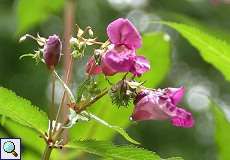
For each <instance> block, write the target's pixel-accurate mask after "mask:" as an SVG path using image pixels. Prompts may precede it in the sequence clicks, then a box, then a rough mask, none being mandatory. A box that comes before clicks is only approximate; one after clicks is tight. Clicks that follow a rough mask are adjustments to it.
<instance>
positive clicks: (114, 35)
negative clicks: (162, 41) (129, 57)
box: [107, 18, 141, 49]
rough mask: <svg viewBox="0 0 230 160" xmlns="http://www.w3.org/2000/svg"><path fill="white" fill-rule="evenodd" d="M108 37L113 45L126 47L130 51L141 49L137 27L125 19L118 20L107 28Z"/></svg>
mask: <svg viewBox="0 0 230 160" xmlns="http://www.w3.org/2000/svg"><path fill="white" fill-rule="evenodd" d="M107 35H108V37H109V40H110V41H111V43H112V44H115V45H116V46H119V45H125V46H126V47H127V48H129V49H137V48H140V47H141V36H140V34H139V32H138V31H137V29H136V28H135V26H134V25H133V24H132V23H131V22H130V21H129V20H128V19H124V18H118V19H117V20H115V21H113V22H111V23H110V24H109V25H108V27H107Z"/></svg>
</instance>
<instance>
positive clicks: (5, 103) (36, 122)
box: [0, 87, 48, 133]
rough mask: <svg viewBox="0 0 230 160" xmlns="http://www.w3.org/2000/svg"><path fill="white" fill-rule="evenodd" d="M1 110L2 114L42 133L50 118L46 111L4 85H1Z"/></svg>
mask: <svg viewBox="0 0 230 160" xmlns="http://www.w3.org/2000/svg"><path fill="white" fill-rule="evenodd" d="M0 110H1V112H0V114H1V115H5V116H7V117H9V118H10V119H12V120H13V121H15V122H17V123H20V124H21V125H24V126H27V127H31V128H33V129H35V130H37V131H38V132H40V133H43V132H44V131H46V129H47V124H48V118H47V115H46V114H45V112H43V111H41V110H39V109H38V108H37V107H35V106H33V105H32V104H31V103H30V101H28V100H26V99H23V98H21V97H18V96H17V95H16V94H15V93H13V92H12V91H10V90H7V89H5V88H3V87H0Z"/></svg>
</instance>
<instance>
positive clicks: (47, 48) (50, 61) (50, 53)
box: [43, 34, 62, 68]
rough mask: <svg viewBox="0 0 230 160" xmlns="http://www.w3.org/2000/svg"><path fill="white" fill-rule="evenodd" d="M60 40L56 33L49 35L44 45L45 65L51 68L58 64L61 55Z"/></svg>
mask: <svg viewBox="0 0 230 160" xmlns="http://www.w3.org/2000/svg"><path fill="white" fill-rule="evenodd" d="M61 49H62V45H61V41H60V38H59V37H58V36H57V35H55V34H54V35H52V36H49V38H48V39H47V40H46V43H45V45H44V53H43V57H44V60H45V63H46V65H47V66H48V67H49V68H51V67H54V66H56V65H57V64H58V62H59V61H60V57H61Z"/></svg>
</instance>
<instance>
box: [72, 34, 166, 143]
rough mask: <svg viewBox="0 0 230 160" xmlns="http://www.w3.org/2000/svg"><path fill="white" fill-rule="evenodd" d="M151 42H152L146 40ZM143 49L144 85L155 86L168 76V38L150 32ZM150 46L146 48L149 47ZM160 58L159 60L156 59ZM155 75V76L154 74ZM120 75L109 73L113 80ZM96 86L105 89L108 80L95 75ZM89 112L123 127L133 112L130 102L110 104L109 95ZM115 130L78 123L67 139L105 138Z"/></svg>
mask: <svg viewBox="0 0 230 160" xmlns="http://www.w3.org/2000/svg"><path fill="white" fill-rule="evenodd" d="M148 41H151V42H148ZM143 48H144V50H142V49H141V50H140V54H142V55H144V56H146V57H147V58H148V59H149V60H150V62H151V66H154V67H152V69H151V71H150V72H149V73H148V76H147V77H146V78H147V79H146V80H147V86H149V87H156V86H157V85H158V84H159V83H160V82H161V81H162V80H163V79H164V77H165V76H166V75H167V72H168V71H169V68H170V65H169V64H170V62H169V59H170V41H166V40H165V34H163V33H152V34H148V35H147V36H145V35H144V36H143ZM148 48H149V49H148ZM158 59H159V60H160V63H159V62H158ZM154 75H156V76H154ZM122 77H123V74H121V75H115V76H112V77H111V79H112V80H113V81H112V82H117V81H118V80H121V78H122ZM98 81H99V85H100V86H101V88H104V87H105V86H107V85H108V83H107V82H106V81H105V80H104V77H103V76H99V77H98ZM89 110H90V112H91V113H94V114H95V115H97V116H99V117H100V118H102V119H104V120H105V121H107V122H108V123H110V124H113V125H116V126H120V127H122V128H125V127H127V126H128V125H129V124H130V122H131V121H130V120H129V117H130V115H131V114H132V110H133V105H132V104H131V105H129V106H127V107H126V108H124V107H122V108H118V107H116V106H114V105H113V104H112V103H111V98H110V97H109V96H108V95H106V96H105V97H103V98H102V99H100V100H99V101H98V102H96V103H95V104H94V105H93V106H91V107H90V108H89ZM115 133H116V132H115V131H113V130H111V129H107V128H106V127H105V126H102V125H100V124H97V123H96V122H92V121H91V122H87V124H86V123H78V124H77V125H76V126H75V127H73V128H71V130H70V134H69V135H70V139H76V138H82V139H92V138H93V139H98V140H108V139H110V138H112V137H113V136H114V134H115Z"/></svg>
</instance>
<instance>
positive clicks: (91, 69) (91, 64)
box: [86, 56, 101, 75]
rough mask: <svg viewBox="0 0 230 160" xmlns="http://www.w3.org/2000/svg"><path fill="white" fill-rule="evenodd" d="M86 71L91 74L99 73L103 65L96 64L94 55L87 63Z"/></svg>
mask: <svg viewBox="0 0 230 160" xmlns="http://www.w3.org/2000/svg"><path fill="white" fill-rule="evenodd" d="M86 73H88V74H89V75H97V74H99V73H101V67H100V66H99V65H97V64H96V61H95V59H94V57H93V56H92V57H90V58H89V59H88V62H87V64H86Z"/></svg>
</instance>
